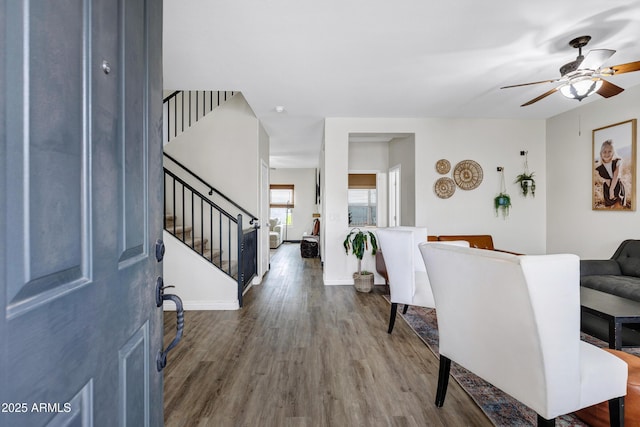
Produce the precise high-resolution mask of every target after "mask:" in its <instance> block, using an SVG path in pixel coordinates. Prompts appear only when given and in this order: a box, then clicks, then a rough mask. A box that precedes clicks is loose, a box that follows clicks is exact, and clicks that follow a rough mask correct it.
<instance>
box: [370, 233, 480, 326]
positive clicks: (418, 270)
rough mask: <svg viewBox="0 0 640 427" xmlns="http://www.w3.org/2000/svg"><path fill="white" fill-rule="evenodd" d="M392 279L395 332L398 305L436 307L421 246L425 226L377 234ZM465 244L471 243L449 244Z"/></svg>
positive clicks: (405, 309) (424, 236)
mask: <svg viewBox="0 0 640 427" xmlns="http://www.w3.org/2000/svg"><path fill="white" fill-rule="evenodd" d="M376 235H377V236H378V243H379V246H380V249H381V250H382V256H383V258H384V263H385V265H386V269H387V274H388V276H389V291H390V293H391V295H390V299H391V315H390V317H389V329H388V331H387V332H388V333H391V332H392V331H393V326H394V324H395V321H396V315H397V312H398V304H405V308H404V312H405V313H406V311H407V307H408V306H409V305H416V306H421V307H431V308H432V307H435V305H434V301H433V293H432V292H431V286H430V284H429V277H427V270H426V268H425V266H424V262H423V261H422V256H421V255H420V250H419V249H418V244H420V243H422V242H426V241H427V228H426V227H404V226H403V227H389V228H379V229H378V230H377V231H376ZM448 243H449V244H462V245H466V246H468V245H469V243H468V242H448Z"/></svg>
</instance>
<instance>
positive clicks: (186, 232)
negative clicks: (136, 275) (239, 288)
mask: <svg viewBox="0 0 640 427" xmlns="http://www.w3.org/2000/svg"><path fill="white" fill-rule="evenodd" d="M178 222H179V221H176V217H175V216H174V215H166V216H165V219H164V223H165V230H167V231H168V232H169V233H171V234H173V235H174V236H175V237H176V238H177V239H178V240H180V241H181V242H182V243H184V244H185V245H187V246H189V247H190V248H191V249H193V250H194V251H195V252H196V253H198V254H199V255H201V256H202V257H203V258H204V259H206V260H207V261H209V262H211V263H212V264H213V265H215V266H216V267H218V268H219V269H220V270H222V271H224V272H226V273H227V274H228V275H229V276H231V277H233V278H234V279H236V280H237V279H238V263H237V261H229V260H226V259H224V257H223V253H222V252H223V251H222V250H220V249H212V248H211V247H210V242H209V239H207V238H202V237H195V236H194V234H193V233H192V231H193V227H190V226H184V225H181V224H178Z"/></svg>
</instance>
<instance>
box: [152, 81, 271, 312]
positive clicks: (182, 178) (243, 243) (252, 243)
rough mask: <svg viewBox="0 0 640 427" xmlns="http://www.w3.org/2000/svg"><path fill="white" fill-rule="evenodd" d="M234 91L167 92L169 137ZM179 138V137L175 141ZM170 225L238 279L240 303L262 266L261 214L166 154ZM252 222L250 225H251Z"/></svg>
mask: <svg viewBox="0 0 640 427" xmlns="http://www.w3.org/2000/svg"><path fill="white" fill-rule="evenodd" d="M232 95H233V92H212V91H188V92H187V91H185V92H182V91H177V92H174V93H172V94H171V95H169V96H168V97H167V98H165V102H164V103H165V105H164V118H165V120H166V121H167V125H166V127H165V132H166V136H165V143H168V142H169V141H173V142H172V143H178V144H179V143H180V142H179V140H178V139H179V137H180V134H181V133H182V132H184V131H185V130H186V129H187V128H188V127H189V126H192V125H194V124H195V123H196V122H197V121H198V120H200V119H202V117H204V116H205V115H206V114H208V113H210V112H211V111H213V109H215V108H217V107H218V106H220V105H221V104H222V103H223V102H224V101H226V99H227V97H230V96H232ZM174 140H175V141H174ZM163 164H164V168H163V169H164V198H165V202H164V209H165V212H164V215H165V216H164V229H165V230H166V231H167V232H169V233H171V234H173V235H174V236H175V237H176V238H177V239H178V240H180V241H181V242H182V243H184V244H185V245H186V246H188V247H189V248H191V250H192V251H193V254H194V256H201V257H202V258H204V259H206V260H207V261H209V262H210V263H211V264H212V265H213V266H215V267H216V268H218V269H219V270H220V271H222V272H224V273H225V274H226V275H227V276H229V277H230V278H232V279H233V280H234V281H236V282H237V283H238V303H239V306H240V307H242V295H243V293H244V290H245V289H246V288H247V287H248V285H249V284H250V281H251V279H252V278H253V277H254V276H255V275H256V274H257V271H258V259H257V249H258V228H259V221H258V218H257V217H256V216H255V215H253V214H251V213H250V212H248V211H247V210H246V209H244V208H242V207H241V206H239V205H238V204H237V203H235V202H234V201H233V200H231V199H230V198H229V197H227V196H226V195H224V194H222V193H221V192H220V191H218V190H217V189H216V188H214V187H213V186H212V185H211V184H209V183H207V182H205V181H204V180H203V179H202V178H200V177H199V176H198V175H197V174H195V173H194V172H193V171H192V170H190V169H189V168H188V167H187V166H185V165H184V164H182V163H180V162H179V161H177V160H176V159H175V158H173V157H171V156H170V155H168V154H166V153H165V154H164V160H163ZM245 227H246V228H245Z"/></svg>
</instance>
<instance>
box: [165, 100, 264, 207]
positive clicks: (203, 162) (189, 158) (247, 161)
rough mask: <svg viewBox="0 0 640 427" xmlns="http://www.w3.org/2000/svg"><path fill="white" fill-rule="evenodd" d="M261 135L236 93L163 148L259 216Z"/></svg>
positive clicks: (247, 105)
mask: <svg viewBox="0 0 640 427" xmlns="http://www.w3.org/2000/svg"><path fill="white" fill-rule="evenodd" d="M261 135H262V132H261V130H260V124H259V122H258V119H257V118H256V116H255V114H254V113H253V110H252V109H251V107H250V106H249V104H248V103H247V101H246V100H245V99H244V97H243V96H242V94H241V93H236V94H235V95H234V96H233V97H232V98H230V99H229V100H227V101H226V102H225V103H224V104H222V105H221V106H220V107H218V108H216V109H215V110H213V111H212V112H211V113H209V114H208V115H207V116H205V117H204V119H201V120H200V121H198V122H197V123H196V124H195V125H194V126H192V127H191V128H189V129H188V130H186V131H185V132H184V133H183V134H182V135H181V136H180V137H179V138H176V139H175V140H173V141H171V142H170V143H168V144H167V145H165V147H164V151H165V152H166V153H167V154H169V155H171V156H172V157H174V158H176V159H177V160H178V161H179V162H181V163H183V164H185V165H186V166H187V167H189V168H190V169H191V170H193V171H194V172H195V173H196V174H198V175H199V176H201V177H202V178H203V179H204V180H205V181H206V182H208V183H210V184H211V185H213V186H214V187H216V189H218V190H219V191H221V192H222V193H223V194H225V195H227V196H228V197H230V198H232V199H233V200H234V201H235V202H236V203H237V204H239V205H240V206H242V207H243V208H245V209H246V210H248V211H249V212H251V213H252V214H253V215H258V214H259V212H260V209H259V208H258V203H259V202H258V201H259V198H260V191H259V189H260V187H259V183H260V167H259V164H260V160H259V159H260V145H261V144H264V141H263V139H264V136H262V137H261ZM267 140H268V139H267ZM266 150H268V146H267V148H266Z"/></svg>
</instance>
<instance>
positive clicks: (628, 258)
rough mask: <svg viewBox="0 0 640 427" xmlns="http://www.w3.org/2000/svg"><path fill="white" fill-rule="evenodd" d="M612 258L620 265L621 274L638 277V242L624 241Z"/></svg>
mask: <svg viewBox="0 0 640 427" xmlns="http://www.w3.org/2000/svg"><path fill="white" fill-rule="evenodd" d="M612 258H613V259H615V260H616V261H618V264H620V270H621V271H622V274H624V275H625V276H635V277H640V240H625V241H624V242H623V243H622V244H621V245H620V247H619V248H618V250H617V251H616V253H615V254H613V257H612Z"/></svg>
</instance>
